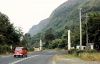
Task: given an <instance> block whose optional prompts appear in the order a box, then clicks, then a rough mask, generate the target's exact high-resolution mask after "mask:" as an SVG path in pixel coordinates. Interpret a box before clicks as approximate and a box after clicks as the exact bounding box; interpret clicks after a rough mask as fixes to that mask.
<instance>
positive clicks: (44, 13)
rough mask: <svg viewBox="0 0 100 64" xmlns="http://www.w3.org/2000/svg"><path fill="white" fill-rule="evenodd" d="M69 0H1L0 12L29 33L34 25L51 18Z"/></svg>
mask: <svg viewBox="0 0 100 64" xmlns="http://www.w3.org/2000/svg"><path fill="white" fill-rule="evenodd" d="M65 1H67V0H0V12H2V13H4V14H6V15H7V16H8V17H9V19H10V22H11V23H13V24H14V26H16V27H21V29H22V31H23V32H24V33H27V32H28V31H29V29H30V28H31V27H32V26H33V25H37V24H38V23H39V22H40V21H41V20H43V19H46V18H48V17H49V16H50V14H51V13H52V11H53V10H54V9H55V8H57V7H58V6H59V5H61V4H62V3H64V2H65Z"/></svg>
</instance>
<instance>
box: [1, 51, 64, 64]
mask: <svg viewBox="0 0 100 64" xmlns="http://www.w3.org/2000/svg"><path fill="white" fill-rule="evenodd" d="M61 52H62V51H54V50H52V51H51V50H49V51H42V52H32V53H31V54H29V55H28V57H27V58H14V57H13V56H7V57H6V56H5V57H2V56H0V64H53V62H52V57H53V56H54V55H56V54H64V53H61Z"/></svg>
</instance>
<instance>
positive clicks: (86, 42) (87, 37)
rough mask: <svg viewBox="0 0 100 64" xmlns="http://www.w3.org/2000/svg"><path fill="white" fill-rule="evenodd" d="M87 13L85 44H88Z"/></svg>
mask: <svg viewBox="0 0 100 64" xmlns="http://www.w3.org/2000/svg"><path fill="white" fill-rule="evenodd" d="M87 23H88V15H87V13H86V44H87V45H88V25H87Z"/></svg>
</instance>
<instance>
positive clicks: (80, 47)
mask: <svg viewBox="0 0 100 64" xmlns="http://www.w3.org/2000/svg"><path fill="white" fill-rule="evenodd" d="M81 10H82V8H80V9H79V16H80V50H82V20H81V19H82V16H81Z"/></svg>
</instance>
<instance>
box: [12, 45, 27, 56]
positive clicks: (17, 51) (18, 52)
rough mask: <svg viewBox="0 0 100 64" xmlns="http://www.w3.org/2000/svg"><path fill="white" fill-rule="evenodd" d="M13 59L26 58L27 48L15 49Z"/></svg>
mask: <svg viewBox="0 0 100 64" xmlns="http://www.w3.org/2000/svg"><path fill="white" fill-rule="evenodd" d="M14 57H27V48H25V47H16V48H15V51H14Z"/></svg>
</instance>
